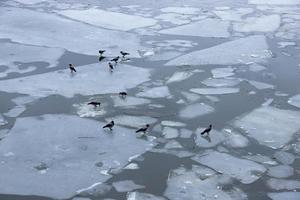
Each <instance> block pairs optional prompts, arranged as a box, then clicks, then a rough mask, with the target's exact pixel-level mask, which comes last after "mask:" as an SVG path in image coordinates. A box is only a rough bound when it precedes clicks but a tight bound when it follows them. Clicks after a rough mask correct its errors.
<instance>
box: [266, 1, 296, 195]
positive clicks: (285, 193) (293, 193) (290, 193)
mask: <svg viewBox="0 0 300 200" xmlns="http://www.w3.org/2000/svg"><path fill="white" fill-rule="evenodd" d="M299 3H300V2H299ZM268 197H270V198H271V199H272V200H282V199H288V200H298V199H300V192H278V193H268Z"/></svg>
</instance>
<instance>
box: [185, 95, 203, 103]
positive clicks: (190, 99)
mask: <svg viewBox="0 0 300 200" xmlns="http://www.w3.org/2000/svg"><path fill="white" fill-rule="evenodd" d="M181 94H182V95H183V96H184V97H185V98H186V99H187V100H188V101H189V102H191V103H192V102H195V101H197V100H199V99H200V98H201V97H200V96H199V95H197V94H194V93H190V92H181Z"/></svg>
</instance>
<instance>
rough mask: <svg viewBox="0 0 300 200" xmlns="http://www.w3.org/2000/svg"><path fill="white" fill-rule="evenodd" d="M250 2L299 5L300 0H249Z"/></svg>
mask: <svg viewBox="0 0 300 200" xmlns="http://www.w3.org/2000/svg"><path fill="white" fill-rule="evenodd" d="M248 3H249V4H258V5H261V4H267V5H298V4H300V0H284V1H282V0H248Z"/></svg>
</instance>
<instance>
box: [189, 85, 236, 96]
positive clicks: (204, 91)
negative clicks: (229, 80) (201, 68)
mask: <svg viewBox="0 0 300 200" xmlns="http://www.w3.org/2000/svg"><path fill="white" fill-rule="evenodd" d="M190 91H191V92H194V93H197V94H204V95H214V94H216V95H218V94H232V93H238V92H239V91H240V89H239V88H231V87H223V88H192V89H190Z"/></svg>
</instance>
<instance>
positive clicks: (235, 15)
mask: <svg viewBox="0 0 300 200" xmlns="http://www.w3.org/2000/svg"><path fill="white" fill-rule="evenodd" d="M213 12H214V13H215V14H216V15H217V16H218V17H220V18H221V19H222V20H229V21H241V20H242V17H243V16H244V15H247V14H250V13H252V12H253V9H252V8H237V9H235V10H233V9H230V10H215V11H213Z"/></svg>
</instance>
